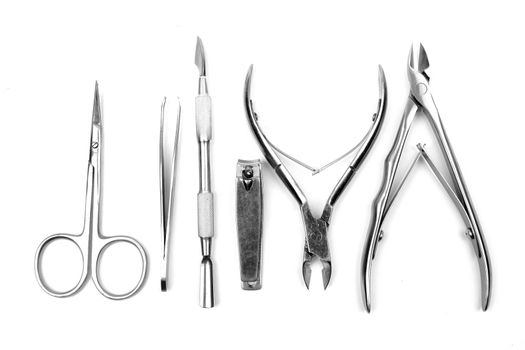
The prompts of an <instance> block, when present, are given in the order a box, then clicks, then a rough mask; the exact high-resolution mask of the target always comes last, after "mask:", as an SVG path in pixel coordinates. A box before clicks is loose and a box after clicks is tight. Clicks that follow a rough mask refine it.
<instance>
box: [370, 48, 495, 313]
mask: <svg viewBox="0 0 525 350" xmlns="http://www.w3.org/2000/svg"><path fill="white" fill-rule="evenodd" d="M429 66H430V65H429V61H428V56H427V54H426V52H425V49H424V48H423V46H422V45H417V46H416V47H415V48H414V47H412V49H411V50H410V54H409V59H408V80H409V82H410V94H409V98H408V101H407V104H406V107H405V112H404V115H403V117H402V119H401V124H400V126H399V130H398V132H397V136H396V138H395V140H394V144H393V146H392V149H391V150H390V153H389V154H388V156H387V157H386V160H385V171H384V174H383V182H382V184H381V188H380V190H379V193H378V194H377V196H376V198H375V200H374V204H373V206H372V218H371V223H370V228H369V232H368V236H367V239H366V243H365V247H364V252H363V258H362V267H361V277H362V289H363V299H364V304H365V307H366V309H367V311H368V312H370V308H371V294H370V288H371V271H372V261H373V259H374V257H375V254H376V250H377V243H378V242H379V240H380V238H381V237H382V229H381V226H382V224H383V221H384V219H385V216H386V213H387V211H388V208H389V207H390V205H391V203H392V200H393V199H392V194H394V196H395V194H397V190H393V189H392V187H393V182H394V178H395V176H396V172H397V169H398V165H399V160H400V158H401V154H402V153H403V148H404V145H405V142H406V138H407V136H408V133H409V131H410V126H411V124H412V121H413V119H414V117H415V116H416V113H417V112H418V111H420V112H422V114H423V115H425V116H426V118H427V120H428V121H429V123H430V125H431V126H432V130H433V131H434V133H435V135H436V137H437V139H438V142H439V145H440V148H441V150H442V153H443V156H444V159H445V163H446V164H447V168H448V170H449V172H450V174H451V177H452V180H453V184H452V186H450V185H449V184H448V183H447V182H446V181H445V180H444V178H443V177H442V176H441V175H440V173H439V171H437V168H435V166H434V165H433V163H432V161H431V160H430V158H428V156H427V155H426V153H425V152H424V149H423V147H422V146H419V149H420V152H421V156H423V158H424V159H425V161H426V162H427V164H428V165H429V166H430V168H431V170H432V172H433V173H434V174H435V175H436V176H437V177H438V180H440V182H441V183H442V184H443V186H444V187H445V189H447V192H448V193H449V194H450V195H451V197H452V198H453V199H454V201H455V202H456V204H457V205H458V207H459V208H460V212H461V214H462V217H463V218H464V221H465V224H466V226H467V233H468V236H469V237H470V238H471V239H472V240H473V244H474V248H475V253H476V258H477V260H478V264H479V268H480V275H481V306H482V309H483V310H486V309H487V307H488V305H489V301H490V295H491V266H490V259H489V255H488V251H487V248H486V245H485V240H484V238H483V234H482V231H481V226H480V224H479V222H478V218H477V215H476V212H475V211H474V207H473V205H472V201H471V200H470V196H469V193H468V191H467V187H466V185H465V181H464V180H463V176H462V174H461V171H460V169H459V165H458V163H457V160H456V157H455V156H454V153H453V151H452V147H451V146H450V142H449V140H448V138H447V135H446V133H445V130H444V128H443V124H442V122H441V118H440V116H439V113H438V110H437V108H436V105H435V103H434V99H433V97H432V94H431V92H430V86H429V76H428V72H427V69H428V68H429Z"/></svg>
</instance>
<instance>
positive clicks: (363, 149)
mask: <svg viewBox="0 0 525 350" xmlns="http://www.w3.org/2000/svg"><path fill="white" fill-rule="evenodd" d="M378 71H379V73H378V76H379V100H378V104H377V111H376V113H374V115H373V118H372V125H371V127H370V129H369V130H368V132H367V134H366V135H365V137H364V138H363V139H362V140H361V142H359V143H358V145H357V146H356V147H354V150H356V152H355V156H354V158H353V159H352V161H351V163H350V165H349V166H348V168H347V169H346V171H345V172H344V174H343V175H342V177H341V178H340V179H339V181H338V183H337V184H336V186H335V187H334V189H333V190H332V193H331V194H330V197H329V198H328V200H327V201H326V205H325V208H324V210H323V213H322V215H321V217H320V218H315V217H314V216H313V215H312V212H311V210H310V207H309V205H308V200H307V198H306V196H305V195H304V193H303V192H302V190H301V188H300V187H299V185H298V184H297V182H296V181H295V180H294V178H293V177H292V175H291V174H290V172H289V171H288V169H286V167H285V165H284V164H283V163H282V162H281V160H280V158H279V156H278V154H281V155H284V156H286V155H285V154H284V153H283V152H282V151H279V150H278V149H277V148H275V147H274V146H273V145H272V144H271V143H270V141H269V140H268V139H267V137H266V136H265V135H264V133H263V131H262V129H261V127H260V125H259V120H258V116H257V114H256V113H255V111H254V108H253V102H252V100H251V79H252V72H253V66H250V68H249V70H248V73H247V74H246V81H245V86H244V105H245V110H246V116H247V118H248V122H249V125H250V129H251V130H252V133H253V135H254V136H255V139H256V140H257V143H258V144H259V148H260V149H261V151H262V152H263V154H264V157H265V158H266V160H267V162H268V163H269V164H270V166H271V167H272V168H273V170H274V171H275V173H276V174H277V176H278V177H279V178H280V179H281V181H282V182H283V184H284V185H285V186H286V188H287V189H288V190H289V191H290V193H291V194H292V196H293V197H294V198H295V200H296V201H297V203H298V204H299V207H300V210H301V214H302V219H303V224H304V228H305V245H304V255H303V265H302V272H303V279H304V282H305V285H306V287H307V288H309V286H310V277H311V264H312V262H313V261H314V260H316V259H319V261H320V262H321V264H322V265H323V268H322V277H323V285H324V288H325V289H326V287H327V286H328V284H329V282H330V277H331V275H332V263H331V259H330V250H329V245H328V240H327V231H328V226H329V223H330V217H331V214H332V210H333V206H334V205H335V203H336V202H337V200H338V199H339V198H340V196H341V194H342V193H343V192H344V190H345V189H346V188H347V186H348V184H349V183H350V181H351V180H352V178H353V176H354V175H355V173H356V172H357V170H358V168H359V167H360V165H361V164H362V163H363V161H364V159H365V158H366V156H367V154H368V153H369V151H370V149H371V148H372V146H373V145H374V143H375V141H376V139H377V136H378V135H379V131H380V129H381V126H382V124H383V120H384V116H385V114H386V107H387V86H386V79H385V74H384V71H383V68H382V67H381V66H379V68H378ZM348 154H350V152H349V153H347V154H345V155H343V156H342V157H339V158H338V159H337V160H335V161H333V162H331V163H329V164H328V165H327V166H330V165H331V164H333V163H335V162H337V161H339V160H341V159H343V158H344V157H346V156H347V155H348ZM288 158H289V159H292V160H293V158H292V157H289V156H288ZM295 161H296V162H297V160H295ZM297 163H299V162H297ZM327 166H325V168H326V167H327Z"/></svg>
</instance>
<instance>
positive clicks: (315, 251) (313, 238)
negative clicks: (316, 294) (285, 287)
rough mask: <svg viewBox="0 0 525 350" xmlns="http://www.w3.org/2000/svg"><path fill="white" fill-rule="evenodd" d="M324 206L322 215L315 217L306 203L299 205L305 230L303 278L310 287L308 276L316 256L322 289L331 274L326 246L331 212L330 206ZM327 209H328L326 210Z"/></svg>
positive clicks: (310, 273)
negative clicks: (320, 267)
mask: <svg viewBox="0 0 525 350" xmlns="http://www.w3.org/2000/svg"><path fill="white" fill-rule="evenodd" d="M327 207H329V208H326V207H325V210H324V211H323V215H322V216H321V217H320V218H318V219H316V218H315V217H314V216H313V215H312V211H311V210H310V207H309V206H308V204H304V205H302V206H301V214H302V217H303V224H304V228H305V230H306V232H305V243H304V255H303V280H304V284H305V285H306V288H308V289H309V288H310V277H311V275H312V268H311V265H312V262H313V261H314V260H315V258H318V259H319V261H320V262H321V264H322V265H323V269H322V276H323V286H324V289H326V287H328V284H329V283H330V277H331V276H332V260H331V259H330V249H329V248H328V239H327V235H326V234H327V231H328V225H329V221H330V216H331V213H332V208H331V207H330V206H327ZM327 210H329V211H328V212H327Z"/></svg>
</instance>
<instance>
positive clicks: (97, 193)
mask: <svg viewBox="0 0 525 350" xmlns="http://www.w3.org/2000/svg"><path fill="white" fill-rule="evenodd" d="M102 136H103V134H102V113H101V108H100V97H99V93H98V83H96V84H95V98H94V102H93V118H92V120H91V140H90V143H89V161H88V173H87V185H86V204H85V212H84V213H85V215H84V229H83V230H82V232H81V233H80V234H66V233H59V234H54V235H51V236H49V237H47V238H46V239H44V240H43V241H42V243H40V245H39V246H38V249H37V251H36V256H35V273H36V279H37V281H38V284H39V285H40V287H42V289H43V290H44V291H45V292H46V293H48V294H49V295H52V296H54V297H59V298H62V297H69V296H71V295H73V294H75V293H77V292H78V291H80V289H82V287H83V286H84V285H85V284H86V282H87V280H88V278H89V277H91V279H92V280H93V283H95V287H97V289H98V291H99V292H100V293H101V294H102V295H103V296H105V297H106V298H109V299H114V300H119V299H126V298H129V297H131V296H132V295H134V294H135V293H137V292H138V291H139V290H140V288H141V287H142V285H143V283H144V280H145V277H146V272H147V266H148V264H147V256H146V251H145V250H144V248H143V247H142V245H141V244H140V243H139V242H138V241H136V240H135V239H134V238H131V237H128V236H103V235H102V232H101V225H100V216H101V214H102V213H101V206H100V202H101V198H102V194H101V186H100V185H101V173H102V159H101V158H102V154H101V153H102V146H103V138H102ZM60 239H65V240H68V241H71V242H73V243H75V245H76V246H77V247H78V248H79V250H80V253H81V255H82V263H83V265H82V273H81V275H80V279H79V281H78V283H77V285H76V286H74V287H73V288H71V289H69V290H67V291H64V292H61V291H56V290H54V289H52V288H51V287H50V286H48V285H47V283H46V281H45V279H44V276H43V274H42V271H41V266H40V265H41V259H42V255H43V252H44V250H45V248H46V247H47V246H48V245H49V244H50V243H52V242H54V241H57V240H60ZM116 243H127V244H131V245H132V246H134V247H135V248H137V250H138V251H139V253H140V257H141V259H142V269H141V271H140V277H139V280H138V282H137V284H136V285H135V287H133V288H132V289H131V290H130V291H128V292H127V293H123V294H114V293H112V292H110V291H108V290H106V289H105V288H104V285H103V284H102V282H101V278H100V271H99V270H100V259H101V257H102V255H103V254H104V251H105V250H106V249H107V248H108V247H109V246H111V245H113V244H116Z"/></svg>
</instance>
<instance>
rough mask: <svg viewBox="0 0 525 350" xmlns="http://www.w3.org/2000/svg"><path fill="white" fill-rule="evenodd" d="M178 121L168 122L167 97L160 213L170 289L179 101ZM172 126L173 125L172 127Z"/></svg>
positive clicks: (164, 279)
mask: <svg viewBox="0 0 525 350" xmlns="http://www.w3.org/2000/svg"><path fill="white" fill-rule="evenodd" d="M177 105H178V106H177V122H176V123H175V125H172V124H173V123H166V116H165V108H166V97H164V100H163V101H162V105H161V112H160V115H161V117H160V141H159V154H160V162H159V163H160V207H161V210H160V215H161V222H162V228H161V232H162V259H161V268H160V289H161V291H163V292H165V291H167V290H168V269H169V245H170V236H171V230H172V222H171V210H172V206H173V195H174V187H175V166H176V161H177V148H178V144H179V133H180V102H179V101H177ZM170 126H171V127H170Z"/></svg>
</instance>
